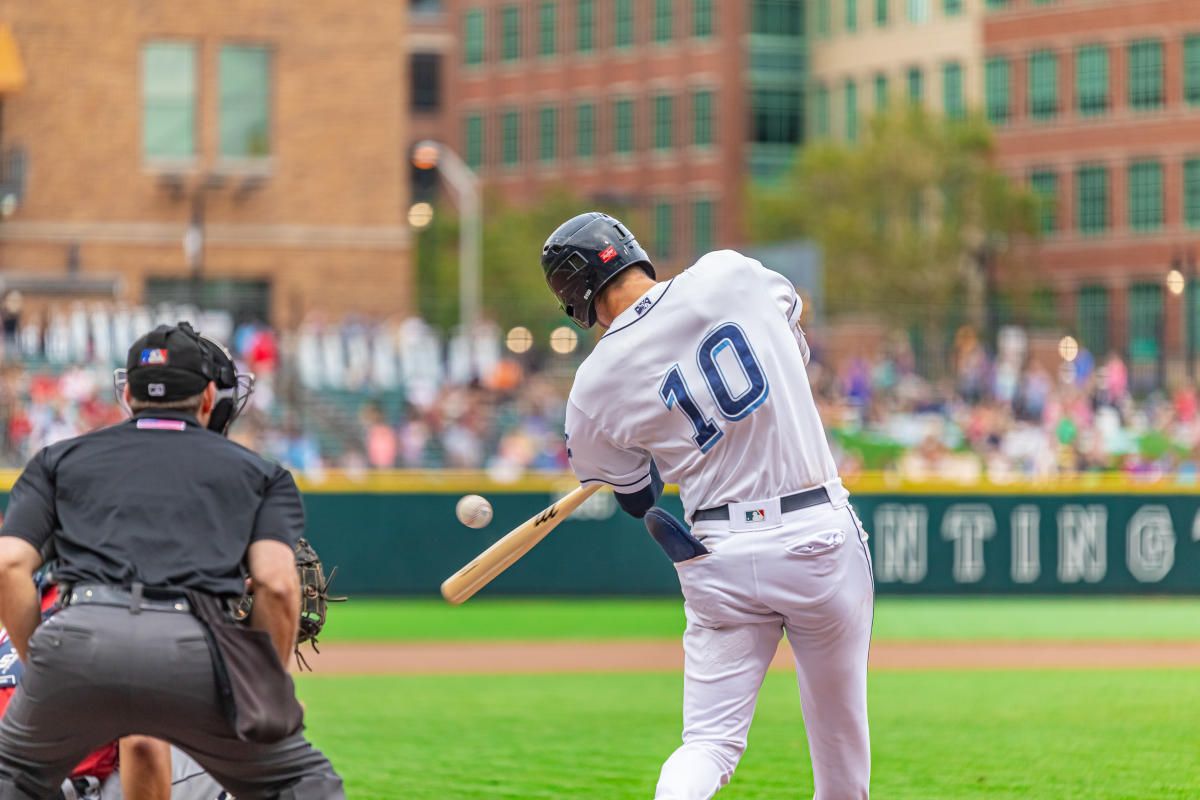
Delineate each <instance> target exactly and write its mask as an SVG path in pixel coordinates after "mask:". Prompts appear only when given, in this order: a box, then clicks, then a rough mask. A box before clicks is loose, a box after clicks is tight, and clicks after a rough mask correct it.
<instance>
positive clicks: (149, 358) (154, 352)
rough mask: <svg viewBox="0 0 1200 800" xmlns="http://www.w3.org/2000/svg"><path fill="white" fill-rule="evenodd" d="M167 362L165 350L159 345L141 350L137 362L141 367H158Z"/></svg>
mask: <svg viewBox="0 0 1200 800" xmlns="http://www.w3.org/2000/svg"><path fill="white" fill-rule="evenodd" d="M166 363H167V351H166V350H165V349H164V348H161V347H148V348H146V349H145V350H143V351H142V356H141V358H139V359H138V364H139V365H140V366H143V367H159V366H162V365H163V364H166Z"/></svg>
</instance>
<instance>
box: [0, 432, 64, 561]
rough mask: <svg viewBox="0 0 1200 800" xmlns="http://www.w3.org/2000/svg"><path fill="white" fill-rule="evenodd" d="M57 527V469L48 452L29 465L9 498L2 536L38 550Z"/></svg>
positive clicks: (37, 456)
mask: <svg viewBox="0 0 1200 800" xmlns="http://www.w3.org/2000/svg"><path fill="white" fill-rule="evenodd" d="M57 525H58V512H57V511H56V510H55V507H54V470H53V468H52V466H51V464H50V459H49V457H48V454H47V452H46V451H45V450H42V451H41V452H39V453H38V454H37V455H36V456H34V457H33V458H32V459H31V460H30V462H29V464H28V465H26V467H25V470H24V472H22V473H21V477H19V478H17V482H16V483H15V484H13V488H12V491H11V492H10V493H9V495H8V512H7V514H6V515H5V518H4V526H3V527H2V528H0V536H15V537H17V538H18V539H24V540H25V541H27V542H29V543H30V544H31V545H33V546H34V547H36V548H37V549H38V550H39V551H40V550H42V548H43V547H44V546H45V545H46V543H47V542H49V541H50V536H51V534H53V533H54V529H55V528H56V527H57Z"/></svg>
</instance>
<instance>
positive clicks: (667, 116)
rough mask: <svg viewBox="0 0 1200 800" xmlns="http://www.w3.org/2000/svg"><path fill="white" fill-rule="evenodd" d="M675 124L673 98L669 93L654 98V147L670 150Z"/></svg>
mask: <svg viewBox="0 0 1200 800" xmlns="http://www.w3.org/2000/svg"><path fill="white" fill-rule="evenodd" d="M674 125H675V98H674V97H671V95H669V94H660V95H656V96H655V98H654V149H655V150H670V149H671V146H672V144H673V142H672V141H671V140H672V131H673V128H674Z"/></svg>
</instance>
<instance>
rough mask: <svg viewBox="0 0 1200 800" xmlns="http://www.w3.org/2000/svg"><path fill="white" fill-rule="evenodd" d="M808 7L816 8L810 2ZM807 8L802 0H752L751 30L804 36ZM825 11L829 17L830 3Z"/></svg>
mask: <svg viewBox="0 0 1200 800" xmlns="http://www.w3.org/2000/svg"><path fill="white" fill-rule="evenodd" d="M807 7H808V8H810V9H812V8H815V7H814V6H813V5H812V3H808V4H807ZM805 8H806V5H805V3H804V2H802V0H752V1H751V4H750V32H751V33H761V34H766V35H768V36H788V37H793V38H795V37H800V36H804V32H805V19H804V12H805ZM824 13H825V15H826V17H828V14H829V7H828V4H826V7H825V11H824Z"/></svg>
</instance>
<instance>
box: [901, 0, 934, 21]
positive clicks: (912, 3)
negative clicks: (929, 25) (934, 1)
mask: <svg viewBox="0 0 1200 800" xmlns="http://www.w3.org/2000/svg"><path fill="white" fill-rule="evenodd" d="M929 3H930V0H905V2H904V5H905V10H906V12H907V14H906V16H907V17H908V21H909V22H916V23H920V22H928V21H929Z"/></svg>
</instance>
